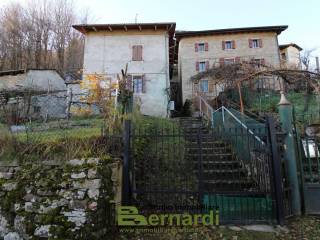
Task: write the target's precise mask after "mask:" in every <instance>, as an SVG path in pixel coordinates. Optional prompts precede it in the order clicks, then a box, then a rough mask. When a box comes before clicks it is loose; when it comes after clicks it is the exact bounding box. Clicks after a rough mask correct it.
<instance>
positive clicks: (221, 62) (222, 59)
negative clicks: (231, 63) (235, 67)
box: [219, 58, 224, 66]
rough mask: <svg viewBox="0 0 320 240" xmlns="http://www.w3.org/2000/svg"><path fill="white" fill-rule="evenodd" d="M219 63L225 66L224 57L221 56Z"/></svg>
mask: <svg viewBox="0 0 320 240" xmlns="http://www.w3.org/2000/svg"><path fill="white" fill-rule="evenodd" d="M219 63H220V66H223V65H224V58H219Z"/></svg>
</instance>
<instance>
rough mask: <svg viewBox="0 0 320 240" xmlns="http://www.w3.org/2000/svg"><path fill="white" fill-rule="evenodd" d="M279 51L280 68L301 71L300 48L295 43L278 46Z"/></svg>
mask: <svg viewBox="0 0 320 240" xmlns="http://www.w3.org/2000/svg"><path fill="white" fill-rule="evenodd" d="M279 51H280V57H281V67H283V68H293V69H301V67H302V66H301V59H300V52H301V51H302V48H301V47H299V46H298V45H297V44H295V43H289V44H283V45H280V46H279Z"/></svg>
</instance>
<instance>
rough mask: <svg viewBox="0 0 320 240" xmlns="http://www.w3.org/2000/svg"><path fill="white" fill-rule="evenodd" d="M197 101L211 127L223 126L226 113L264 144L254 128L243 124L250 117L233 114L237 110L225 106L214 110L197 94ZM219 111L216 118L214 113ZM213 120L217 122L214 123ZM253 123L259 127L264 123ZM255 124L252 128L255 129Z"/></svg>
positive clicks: (201, 112)
mask: <svg viewBox="0 0 320 240" xmlns="http://www.w3.org/2000/svg"><path fill="white" fill-rule="evenodd" d="M198 103H199V111H200V114H201V115H202V116H205V117H206V118H207V120H208V121H209V122H210V123H211V126H212V127H213V128H214V127H218V126H219V125H220V126H225V122H226V115H229V116H230V117H231V118H232V120H233V121H235V122H236V123H237V124H239V125H240V126H241V127H242V128H243V129H244V130H245V131H248V133H249V134H251V135H252V136H253V137H254V138H255V139H256V140H257V141H259V142H260V143H261V144H262V145H265V142H264V141H263V140H261V138H260V137H259V136H257V135H256V133H255V132H254V130H252V129H251V128H249V127H248V126H247V124H245V121H246V120H251V119H250V118H248V117H246V116H245V115H242V116H240V117H237V116H236V114H235V112H237V111H235V110H233V112H232V111H231V110H229V109H228V108H226V107H224V106H222V107H220V108H218V109H217V110H214V109H213V108H212V107H211V106H210V105H209V103H208V102H207V101H206V100H205V99H204V98H203V97H201V96H198ZM220 112H221V119H219V118H216V115H218V114H219V113H220ZM239 114H241V113H239ZM219 120H222V122H219ZM251 121H252V120H251ZM215 122H216V123H217V124H215ZM254 124H255V125H256V126H257V127H259V128H260V127H262V126H264V124H261V123H258V122H255V123H254ZM256 126H255V127H254V128H253V129H255V128H256Z"/></svg>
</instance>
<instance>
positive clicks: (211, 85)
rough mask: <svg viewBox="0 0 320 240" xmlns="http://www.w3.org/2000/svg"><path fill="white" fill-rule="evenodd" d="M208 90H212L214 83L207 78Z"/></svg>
mask: <svg viewBox="0 0 320 240" xmlns="http://www.w3.org/2000/svg"><path fill="white" fill-rule="evenodd" d="M208 85H209V86H208V88H209V89H208V92H210V93H212V92H213V90H214V84H213V83H212V82H211V81H210V80H209V81H208Z"/></svg>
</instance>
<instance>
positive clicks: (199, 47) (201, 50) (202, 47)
mask: <svg viewBox="0 0 320 240" xmlns="http://www.w3.org/2000/svg"><path fill="white" fill-rule="evenodd" d="M198 51H199V52H204V51H205V45H204V43H199V44H198Z"/></svg>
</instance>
